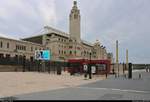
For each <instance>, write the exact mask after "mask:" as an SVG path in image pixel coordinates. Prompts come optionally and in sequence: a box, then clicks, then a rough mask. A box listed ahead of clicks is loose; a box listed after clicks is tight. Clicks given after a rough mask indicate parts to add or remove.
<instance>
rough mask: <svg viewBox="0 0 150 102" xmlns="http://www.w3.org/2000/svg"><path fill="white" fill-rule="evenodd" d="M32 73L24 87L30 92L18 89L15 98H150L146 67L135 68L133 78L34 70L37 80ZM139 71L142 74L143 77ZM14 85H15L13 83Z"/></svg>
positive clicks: (148, 76) (149, 83)
mask: <svg viewBox="0 0 150 102" xmlns="http://www.w3.org/2000/svg"><path fill="white" fill-rule="evenodd" d="M20 74H21V73H20ZM30 74H33V73H28V76H29V77H28V78H27V79H28V81H26V84H27V85H26V89H24V88H25V85H24V88H23V86H22V88H23V89H22V90H23V91H25V90H28V92H27V91H25V92H24V93H21V92H20V94H19V91H18V93H16V94H17V95H12V98H13V99H15V100H150V97H149V96H150V73H149V72H145V70H139V71H134V72H133V78H132V79H128V78H125V77H124V76H123V75H120V76H119V77H117V78H116V77H115V76H114V75H110V76H108V78H107V79H106V78H105V77H104V76H101V77H100V76H99V77H98V76H97V77H93V79H92V80H84V77H83V76H69V75H68V76H67V75H65V74H63V75H61V76H58V75H51V77H48V78H47V77H45V76H47V75H48V74H42V73H41V74H40V77H37V75H38V73H34V75H35V76H33V77H34V78H33V79H34V80H35V81H33V79H32V78H31V75H30ZM139 74H141V78H139ZM18 76H19V75H18ZM52 76H53V77H52ZM54 76H55V77H54ZM21 77H22V76H21V75H20V78H21ZM39 78H41V79H39ZM42 78H46V79H42ZM52 78H56V80H55V81H54V80H53V82H51V81H50V80H52ZM31 79H32V81H31ZM69 79H70V80H69ZM102 79H103V80H102ZM104 79H105V80H104ZM13 80H17V79H13ZM20 80H21V79H20ZM23 80H24V79H23ZM23 80H22V81H21V83H23ZM37 80H38V81H40V82H39V83H36V84H33V83H34V82H38V81H37ZM66 80H67V81H66ZM46 81H47V84H48V83H49V85H46V84H44V83H46ZM40 83H41V84H40ZM24 84H25V82H24ZM16 85H17V84H16ZM18 85H19V84H18ZM20 85H21V84H20ZM14 86H15V83H14ZM27 86H28V87H27ZM5 87H6V86H5ZM9 87H10V86H9ZM11 87H13V84H12V86H11ZM31 87H32V90H31ZM33 87H34V88H33ZM17 88H18V87H17ZM38 88H41V90H40V89H39V90H37V89H38ZM42 88H43V89H42ZM10 89H11V88H9V91H12V90H13V89H11V90H10ZM29 89H30V91H29ZM14 90H15V89H14ZM16 90H21V89H16ZM35 90H37V91H35ZM5 91H6V90H5ZM1 92H2V91H1Z"/></svg>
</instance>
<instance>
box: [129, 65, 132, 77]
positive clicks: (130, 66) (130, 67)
mask: <svg viewBox="0 0 150 102" xmlns="http://www.w3.org/2000/svg"><path fill="white" fill-rule="evenodd" d="M128 78H129V79H132V63H129V67H128Z"/></svg>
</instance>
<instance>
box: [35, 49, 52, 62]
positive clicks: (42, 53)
mask: <svg viewBox="0 0 150 102" xmlns="http://www.w3.org/2000/svg"><path fill="white" fill-rule="evenodd" d="M50 58H51V54H50V51H49V50H37V51H35V59H36V60H50Z"/></svg>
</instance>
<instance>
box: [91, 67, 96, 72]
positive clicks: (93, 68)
mask: <svg viewBox="0 0 150 102" xmlns="http://www.w3.org/2000/svg"><path fill="white" fill-rule="evenodd" d="M91 69H92V73H93V74H94V73H96V67H95V66H92V67H91Z"/></svg>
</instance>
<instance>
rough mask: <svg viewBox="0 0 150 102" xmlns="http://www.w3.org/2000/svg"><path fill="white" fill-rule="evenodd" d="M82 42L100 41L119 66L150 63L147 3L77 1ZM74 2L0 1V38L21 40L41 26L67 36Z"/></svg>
mask: <svg viewBox="0 0 150 102" xmlns="http://www.w3.org/2000/svg"><path fill="white" fill-rule="evenodd" d="M77 3H78V4H77V5H78V8H79V9H80V13H81V38H82V39H84V40H86V41H89V42H92V43H94V42H95V41H96V40H99V41H100V43H101V44H102V45H104V46H105V47H106V49H107V52H112V53H113V55H114V58H115V46H116V45H115V43H116V40H118V41H119V62H121V63H122V62H126V58H125V56H126V49H128V51H129V62H132V63H150V54H149V52H150V47H149V45H148V44H149V39H150V28H149V27H150V6H149V4H150V0H77ZM72 5H73V0H0V36H5V37H9V38H14V39H20V38H23V37H28V36H31V35H36V34H38V32H39V31H41V29H43V27H44V26H51V27H53V28H56V29H59V30H61V31H64V32H67V33H68V32H69V13H70V10H71V8H72Z"/></svg>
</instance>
